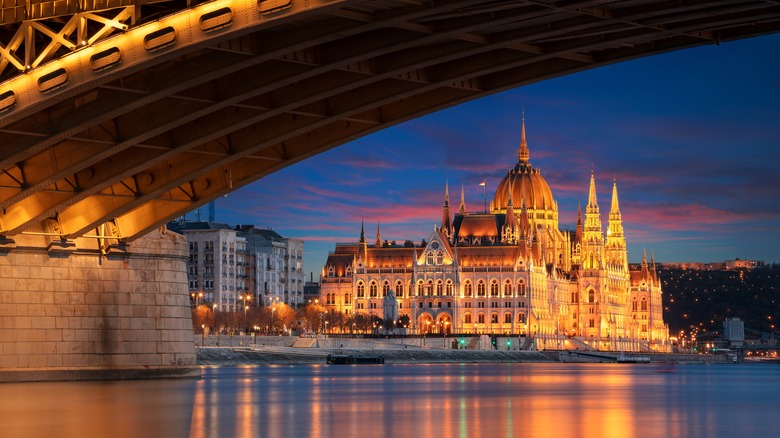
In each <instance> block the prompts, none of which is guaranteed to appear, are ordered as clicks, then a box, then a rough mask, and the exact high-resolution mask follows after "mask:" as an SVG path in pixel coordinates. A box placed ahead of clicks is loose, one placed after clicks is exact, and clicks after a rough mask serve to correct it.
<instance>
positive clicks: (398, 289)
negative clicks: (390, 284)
mask: <svg viewBox="0 0 780 438" xmlns="http://www.w3.org/2000/svg"><path fill="white" fill-rule="evenodd" d="M395 296H397V297H402V296H404V284H403V283H401V282H400V281H398V282H396V283H395Z"/></svg>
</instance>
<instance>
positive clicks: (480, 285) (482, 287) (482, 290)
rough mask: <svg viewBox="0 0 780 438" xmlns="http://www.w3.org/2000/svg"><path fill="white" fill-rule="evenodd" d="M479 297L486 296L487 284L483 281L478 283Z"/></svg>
mask: <svg viewBox="0 0 780 438" xmlns="http://www.w3.org/2000/svg"><path fill="white" fill-rule="evenodd" d="M477 296H480V297H484V296H485V282H484V281H482V280H479V283H477Z"/></svg>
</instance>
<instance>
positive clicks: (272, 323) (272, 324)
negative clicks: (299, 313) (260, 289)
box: [271, 307, 276, 331]
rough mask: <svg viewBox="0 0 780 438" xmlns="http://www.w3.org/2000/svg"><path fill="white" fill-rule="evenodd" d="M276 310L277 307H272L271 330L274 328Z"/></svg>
mask: <svg viewBox="0 0 780 438" xmlns="http://www.w3.org/2000/svg"><path fill="white" fill-rule="evenodd" d="M274 312H276V307H271V331H273V329H274Z"/></svg>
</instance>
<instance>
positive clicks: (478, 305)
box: [477, 301, 485, 309]
mask: <svg viewBox="0 0 780 438" xmlns="http://www.w3.org/2000/svg"><path fill="white" fill-rule="evenodd" d="M477 307H479V308H480V309H484V308H485V302H484V301H480V302H478V303H477Z"/></svg>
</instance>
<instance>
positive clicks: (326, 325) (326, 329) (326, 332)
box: [325, 321, 328, 338]
mask: <svg viewBox="0 0 780 438" xmlns="http://www.w3.org/2000/svg"><path fill="white" fill-rule="evenodd" d="M325 337H326V338H327V337H328V321H325Z"/></svg>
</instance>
